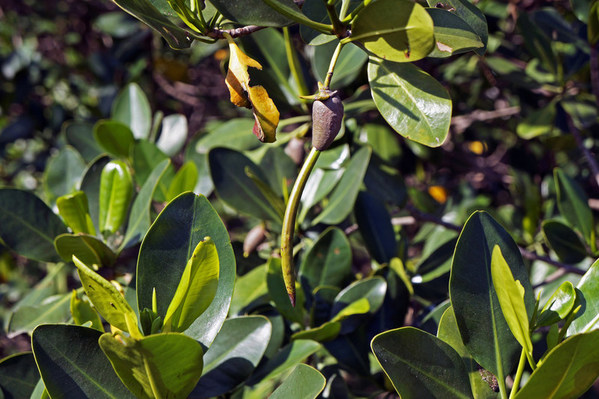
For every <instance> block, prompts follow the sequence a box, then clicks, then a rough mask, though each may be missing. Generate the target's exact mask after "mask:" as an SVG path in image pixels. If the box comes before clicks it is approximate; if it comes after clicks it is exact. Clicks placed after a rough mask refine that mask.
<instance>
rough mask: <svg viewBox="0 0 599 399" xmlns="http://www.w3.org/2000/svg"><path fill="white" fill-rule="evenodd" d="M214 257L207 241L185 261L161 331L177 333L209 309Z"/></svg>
mask: <svg viewBox="0 0 599 399" xmlns="http://www.w3.org/2000/svg"><path fill="white" fill-rule="evenodd" d="M218 272H219V264H218V253H217V252H216V247H215V245H214V242H212V240H211V239H210V237H205V238H204V241H200V242H199V243H198V245H197V246H196V248H195V249H194V251H193V254H192V255H191V258H190V259H189V260H188V261H187V265H186V266H185V269H184V270H183V275H182V276H181V280H180V281H179V285H178V286H177V289H176V291H175V295H174V296H173V299H172V301H171V303H170V305H169V306H168V309H167V310H166V315H165V316H164V326H165V331H167V330H169V329H170V331H174V332H181V331H185V330H187V328H188V327H189V326H190V325H191V324H192V323H193V322H194V321H195V320H196V319H197V318H198V317H199V316H200V315H201V314H202V313H204V311H205V310H206V309H207V308H208V306H210V303H211V302H212V300H213V299H214V295H215V294H216V289H217V287H218Z"/></svg>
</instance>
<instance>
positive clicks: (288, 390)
mask: <svg viewBox="0 0 599 399" xmlns="http://www.w3.org/2000/svg"><path fill="white" fill-rule="evenodd" d="M325 385H326V379H325V378H324V376H323V375H322V374H320V372H319V371H318V370H316V369H315V368H313V367H310V366H308V365H306V364H298V365H297V366H296V367H295V369H294V370H293V371H292V372H291V374H289V376H288V377H287V378H285V381H283V383H282V384H281V385H279V387H278V388H277V389H275V391H274V392H273V393H272V394H271V395H270V396H269V398H270V399H286V398H294V399H316V398H317V397H318V395H319V394H320V393H321V392H322V390H323V389H324V387H325Z"/></svg>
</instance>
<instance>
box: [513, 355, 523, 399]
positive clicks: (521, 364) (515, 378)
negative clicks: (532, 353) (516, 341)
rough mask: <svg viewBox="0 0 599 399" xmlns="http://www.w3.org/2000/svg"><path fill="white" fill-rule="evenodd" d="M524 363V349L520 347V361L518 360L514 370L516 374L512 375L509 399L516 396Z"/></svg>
mask: <svg viewBox="0 0 599 399" xmlns="http://www.w3.org/2000/svg"><path fill="white" fill-rule="evenodd" d="M525 365H526V351H525V350H524V348H522V353H520V361H519V362H518V370H516V376H515V377H514V385H513V386H512V392H510V399H512V398H514V397H515V396H516V393H517V392H518V388H520V381H521V380H522V373H523V372H524V366H525Z"/></svg>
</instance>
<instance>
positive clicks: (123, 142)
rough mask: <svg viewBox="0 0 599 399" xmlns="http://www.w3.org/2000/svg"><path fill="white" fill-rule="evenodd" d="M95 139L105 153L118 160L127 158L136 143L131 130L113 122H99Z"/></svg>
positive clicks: (95, 127) (95, 126) (95, 130)
mask: <svg viewBox="0 0 599 399" xmlns="http://www.w3.org/2000/svg"><path fill="white" fill-rule="evenodd" d="M94 138H95V139H96V141H97V142H98V144H99V145H100V147H102V149H103V150H104V151H106V152H107V153H109V154H110V155H112V156H114V157H117V158H127V157H128V156H129V151H130V150H131V147H132V146H133V144H134V142H135V138H134V137H133V132H132V131H131V129H129V127H128V126H127V125H125V124H124V123H121V122H118V121H113V120H101V121H98V122H97V123H96V124H95V125H94Z"/></svg>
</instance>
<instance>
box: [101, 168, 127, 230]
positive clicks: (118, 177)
mask: <svg viewBox="0 0 599 399" xmlns="http://www.w3.org/2000/svg"><path fill="white" fill-rule="evenodd" d="M132 195H133V178H132V177H131V173H130V172H129V168H128V167H127V165H125V163H124V162H121V161H111V162H109V163H107V164H106V166H104V169H102V175H101V177H100V198H99V199H100V204H99V205H100V215H99V220H100V232H101V233H102V234H113V233H116V231H117V230H118V229H119V228H120V227H121V226H122V224H123V223H124V222H125V218H126V217H127V212H128V210H129V205H130V202H131V196H132Z"/></svg>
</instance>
